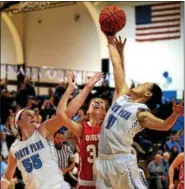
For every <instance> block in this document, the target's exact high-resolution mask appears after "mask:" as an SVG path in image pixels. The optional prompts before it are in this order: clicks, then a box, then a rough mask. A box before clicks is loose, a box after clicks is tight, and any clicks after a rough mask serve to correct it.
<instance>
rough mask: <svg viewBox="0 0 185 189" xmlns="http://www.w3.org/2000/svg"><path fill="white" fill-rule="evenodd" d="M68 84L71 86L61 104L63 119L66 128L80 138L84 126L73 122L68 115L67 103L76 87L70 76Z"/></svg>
mask: <svg viewBox="0 0 185 189" xmlns="http://www.w3.org/2000/svg"><path fill="white" fill-rule="evenodd" d="M68 84H69V85H68V88H67V90H66V92H65V93H64V94H63V96H62V99H61V104H60V105H61V108H60V113H61V119H62V120H63V121H64V125H65V127H67V128H68V129H69V130H70V131H71V132H72V133H73V134H74V135H75V136H77V137H80V136H81V134H82V126H81V125H80V124H79V123H76V122H75V121H73V120H72V119H71V118H69V117H68V115H67V113H66V109H67V102H68V100H69V96H70V95H71V93H72V92H73V86H74V83H73V81H72V79H71V76H70V75H68Z"/></svg>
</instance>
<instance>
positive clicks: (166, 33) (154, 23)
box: [135, 2, 181, 42]
mask: <svg viewBox="0 0 185 189" xmlns="http://www.w3.org/2000/svg"><path fill="white" fill-rule="evenodd" d="M180 11H181V4H180V2H165V3H157V4H152V5H142V6H136V7H135V21H136V28H135V35H136V36H135V39H136V41H137V42H145V41H157V40H169V39H178V38H180V17H181V14H180Z"/></svg>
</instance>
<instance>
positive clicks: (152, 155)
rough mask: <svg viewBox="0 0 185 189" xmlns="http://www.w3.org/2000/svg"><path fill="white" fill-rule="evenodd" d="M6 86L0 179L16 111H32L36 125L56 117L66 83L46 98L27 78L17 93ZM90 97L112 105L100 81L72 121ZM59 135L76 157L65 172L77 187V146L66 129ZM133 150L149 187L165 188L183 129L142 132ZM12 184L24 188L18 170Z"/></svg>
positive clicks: (80, 114) (180, 147) (77, 117)
mask: <svg viewBox="0 0 185 189" xmlns="http://www.w3.org/2000/svg"><path fill="white" fill-rule="evenodd" d="M7 85H8V82H7V80H2V81H1V86H0V90H1V97H0V103H1V120H0V124H1V127H0V151H1V156H0V164H1V176H2V175H3V173H4V171H5V169H6V166H7V157H8V150H9V148H10V146H11V144H12V143H13V142H14V140H15V138H16V135H17V130H16V129H15V127H14V116H15V114H16V112H17V111H18V110H20V109H21V108H23V107H26V108H28V109H31V110H33V111H34V112H35V116H36V118H37V123H41V122H43V121H45V120H46V119H48V118H51V117H52V116H53V115H55V111H56V107H57V104H58V102H59V99H60V98H61V96H62V95H63V94H64V92H65V90H66V87H67V83H65V82H61V83H60V84H59V85H58V86H57V87H56V88H55V90H54V91H53V90H52V88H48V94H47V95H42V96H37V95H36V91H35V88H34V87H33V85H32V83H31V81H30V79H29V78H27V77H25V79H24V81H22V82H20V83H19V85H18V90H17V92H16V91H8V88H7ZM82 87H83V86H79V87H78V88H77V89H76V90H75V92H74V93H73V95H72V96H71V99H72V98H73V97H74V96H76V95H77V94H78V93H79V91H80V90H81V88H82ZM92 97H101V98H105V99H107V100H108V101H109V103H110V104H111V100H112V97H113V91H112V90H110V88H109V87H108V83H107V81H106V80H104V81H103V82H102V87H99V88H98V89H97V90H95V91H92V92H91V93H90V94H89V96H88V97H87V99H86V101H85V103H84V105H83V106H82V107H81V109H80V110H79V111H78V112H77V114H76V115H75V116H74V117H73V120H75V121H80V120H81V119H83V118H84V116H85V114H86V110H87V107H88V103H89V101H90V99H91V98H92ZM169 111H170V109H169ZM166 113H167V112H166V111H164V114H166ZM169 113H170V112H169ZM164 117H165V115H164ZM161 118H163V116H161ZM59 133H61V134H62V136H63V139H62V142H61V145H64V144H65V145H67V146H68V147H69V148H70V149H71V151H72V153H73V155H74V157H75V163H74V166H73V169H71V170H70V171H68V173H69V174H70V177H71V178H70V179H69V178H67V179H68V180H67V181H68V182H70V183H71V185H72V186H73V187H74V186H75V185H76V184H77V180H76V179H77V166H78V161H79V160H78V153H77V152H78V146H77V145H76V143H75V140H74V139H73V138H71V137H70V136H69V133H68V132H67V129H66V128H65V126H62V125H61V129H60V131H59ZM66 133H67V134H66ZM133 147H134V148H135V150H136V152H137V156H138V163H139V166H140V167H141V168H142V169H144V170H145V173H146V176H147V180H148V183H149V188H150V189H168V185H169V181H168V169H169V166H170V164H171V163H172V161H173V160H174V159H175V157H176V156H177V155H178V154H179V153H180V152H182V151H184V130H179V131H177V132H170V131H168V132H159V131H152V132H151V131H150V130H144V131H143V132H141V133H139V134H138V135H137V136H136V137H135V140H134V143H133ZM70 157H71V156H70ZM142 162H144V163H142ZM66 166H68V165H66ZM175 180H178V170H176V172H175ZM13 182H14V183H15V184H16V188H19V189H21V188H24V184H23V182H22V180H21V174H20V172H19V171H18V170H17V171H16V174H15V177H14V180H13Z"/></svg>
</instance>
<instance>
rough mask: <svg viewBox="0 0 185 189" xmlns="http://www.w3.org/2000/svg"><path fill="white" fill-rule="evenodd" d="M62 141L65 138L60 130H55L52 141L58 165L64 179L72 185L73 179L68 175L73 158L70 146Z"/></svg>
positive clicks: (73, 162)
mask: <svg viewBox="0 0 185 189" xmlns="http://www.w3.org/2000/svg"><path fill="white" fill-rule="evenodd" d="M64 141H65V138H64V136H63V134H62V133H61V132H60V131H58V132H56V133H55V135H54V143H55V147H56V152H57V157H58V165H59V168H60V169H61V170H62V172H63V175H64V180H65V181H66V182H68V183H69V184H70V185H72V186H73V185H74V181H73V179H72V178H71V177H70V176H69V172H70V171H72V170H73V168H74V166H75V159H74V156H73V152H72V150H71V149H70V146H68V145H67V144H66V143H64ZM75 184H76V182H75Z"/></svg>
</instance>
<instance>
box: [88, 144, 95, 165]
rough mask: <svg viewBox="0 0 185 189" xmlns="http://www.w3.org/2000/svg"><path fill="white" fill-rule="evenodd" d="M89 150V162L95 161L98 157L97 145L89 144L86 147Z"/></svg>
mask: <svg viewBox="0 0 185 189" xmlns="http://www.w3.org/2000/svg"><path fill="white" fill-rule="evenodd" d="M86 150H87V152H89V157H88V158H87V161H88V163H94V160H95V159H96V146H95V145H94V144H89V145H88V146H87V147H86Z"/></svg>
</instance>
